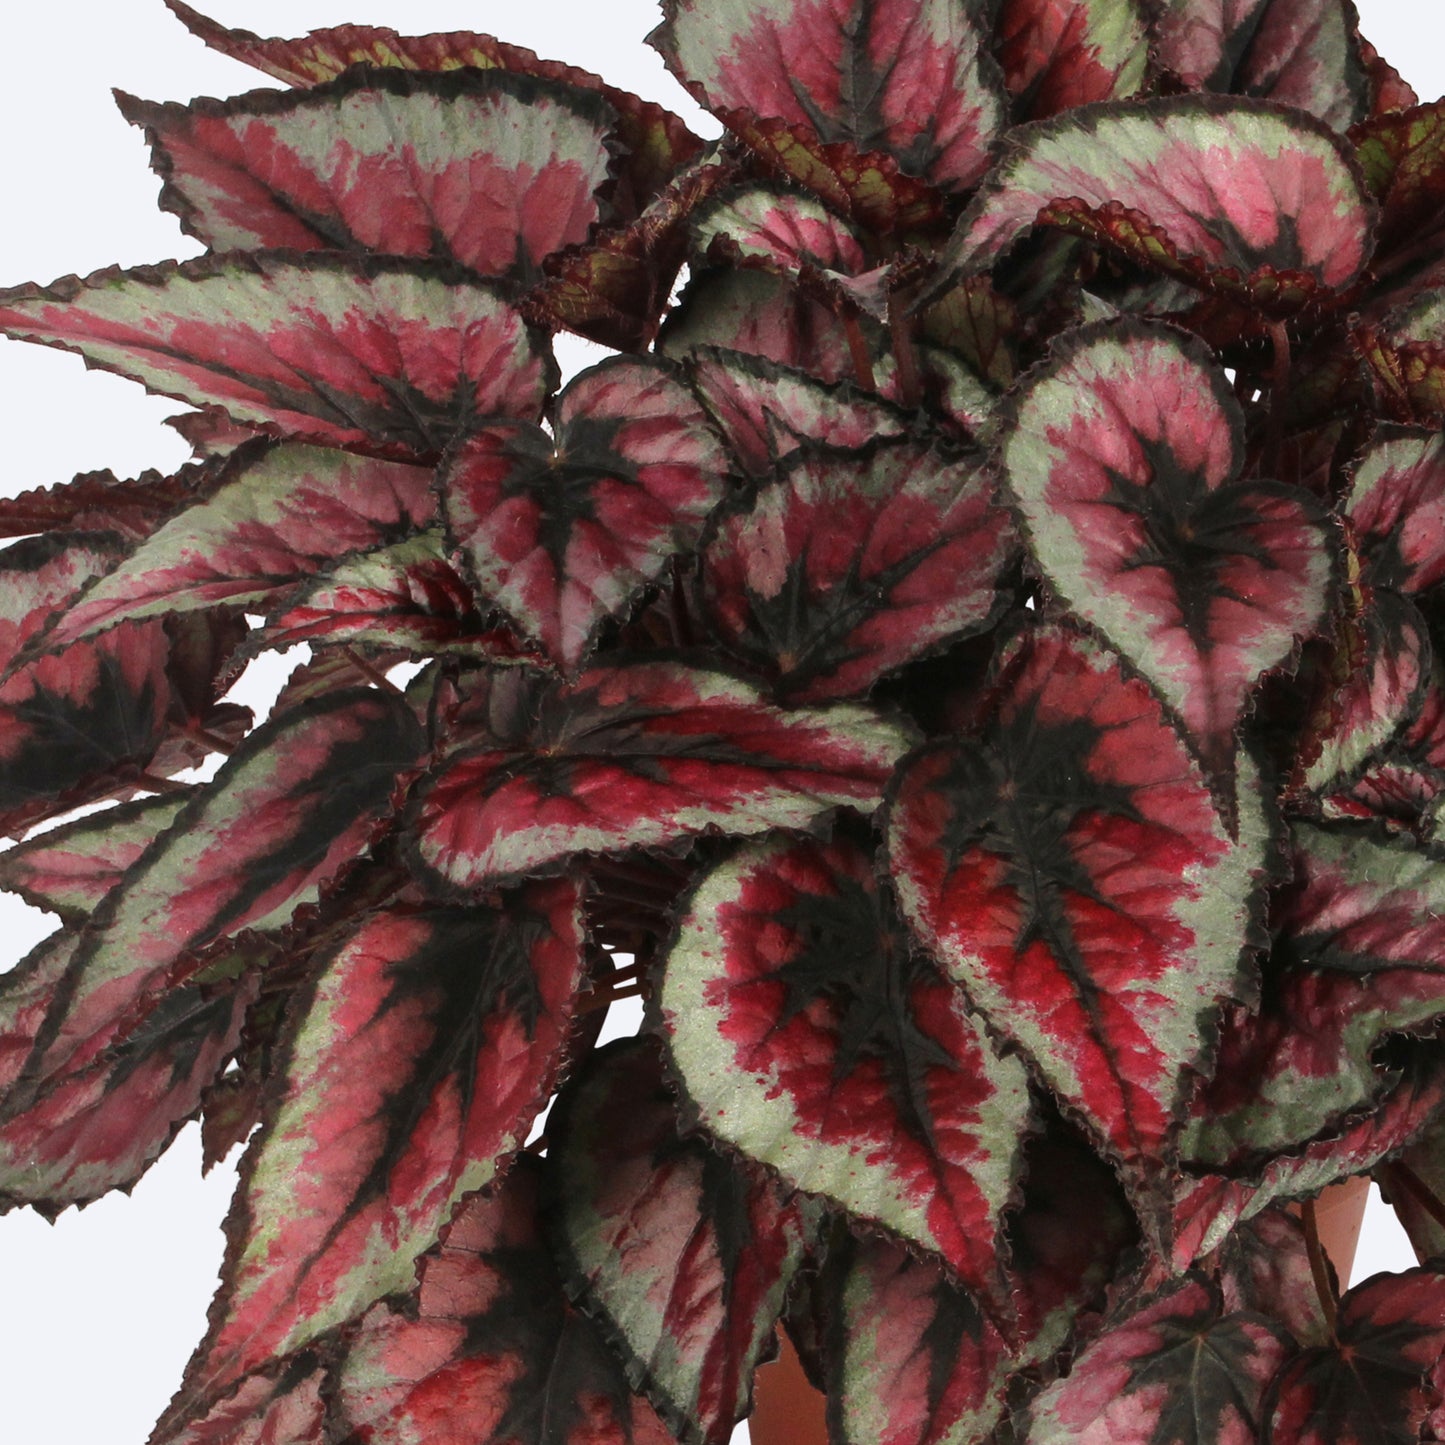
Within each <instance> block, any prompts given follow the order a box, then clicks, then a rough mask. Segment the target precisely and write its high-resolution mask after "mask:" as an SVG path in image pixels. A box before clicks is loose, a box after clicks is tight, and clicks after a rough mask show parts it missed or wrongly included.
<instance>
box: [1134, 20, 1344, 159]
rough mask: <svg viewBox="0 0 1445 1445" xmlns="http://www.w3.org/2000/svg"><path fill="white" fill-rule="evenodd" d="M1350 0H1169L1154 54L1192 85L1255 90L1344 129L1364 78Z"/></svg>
mask: <svg viewBox="0 0 1445 1445" xmlns="http://www.w3.org/2000/svg"><path fill="white" fill-rule="evenodd" d="M1358 24H1359V21H1358V18H1357V16H1356V14H1355V7H1354V5H1353V4H1351V3H1350V0H1242V3H1241V0H1203V3H1202V4H1201V3H1200V0H1168V3H1166V5H1165V6H1164V9H1163V12H1162V13H1161V14H1160V16H1159V19H1158V20H1157V21H1156V22H1155V29H1154V45H1155V54H1156V57H1157V59H1158V61H1159V63H1160V64H1161V65H1164V66H1167V67H1168V68H1169V69H1170V70H1172V71H1173V72H1174V73H1175V74H1176V75H1177V76H1178V77H1179V78H1180V79H1181V80H1182V81H1183V82H1184V83H1185V85H1187V86H1189V87H1190V88H1191V89H1193V90H1213V91H1220V92H1222V93H1225V94H1231V93H1232V94H1235V95H1256V96H1263V97H1266V98H1267V99H1269V100H1276V101H1280V102H1282V103H1283V104H1285V105H1292V106H1297V107H1298V108H1299V109H1300V110H1307V111H1309V112H1310V114H1311V115H1315V116H1318V117H1319V119H1320V120H1322V121H1324V122H1325V123H1326V124H1327V125H1331V126H1333V127H1334V128H1335V129H1336V130H1344V129H1345V128H1346V127H1348V126H1351V125H1353V124H1354V123H1355V122H1356V121H1357V120H1360V119H1362V118H1363V116H1364V114H1365V107H1366V102H1367V99H1368V83H1367V79H1366V73H1365V62H1364V56H1363V53H1362V51H1361V48H1360V37H1359V31H1358V29H1357V26H1358Z"/></svg>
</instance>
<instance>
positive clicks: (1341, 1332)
mask: <svg viewBox="0 0 1445 1445" xmlns="http://www.w3.org/2000/svg"><path fill="white" fill-rule="evenodd" d="M1442 1350H1445V1278H1442V1277H1441V1276H1440V1274H1439V1273H1438V1272H1437V1271H1436V1270H1433V1269H1412V1270H1408V1271H1406V1272H1405V1273H1404V1274H1377V1275H1374V1276H1372V1277H1371V1278H1370V1279H1367V1280H1366V1281H1365V1282H1364V1283H1363V1284H1360V1285H1356V1286H1355V1288H1354V1289H1352V1290H1351V1291H1350V1292H1349V1293H1348V1294H1347V1295H1346V1296H1345V1297H1344V1298H1343V1299H1342V1300H1341V1301H1340V1307H1339V1317H1338V1319H1337V1320H1336V1322H1335V1341H1334V1343H1332V1344H1330V1345H1325V1346H1319V1347H1317V1348H1315V1349H1312V1350H1306V1351H1305V1352H1304V1353H1303V1354H1301V1355H1299V1356H1297V1357H1296V1358H1295V1359H1293V1360H1291V1361H1290V1362H1289V1364H1288V1365H1286V1366H1285V1368H1284V1369H1283V1370H1282V1371H1281V1372H1280V1375H1279V1378H1278V1379H1277V1380H1276V1381H1275V1382H1274V1386H1273V1388H1272V1389H1271V1391H1270V1405H1271V1411H1270V1416H1269V1420H1268V1430H1267V1433H1266V1435H1265V1437H1264V1438H1265V1440H1266V1441H1267V1442H1268V1445H1413V1442H1415V1441H1417V1440H1419V1439H1420V1430H1421V1426H1422V1425H1423V1424H1424V1423H1425V1417H1426V1415H1427V1414H1428V1413H1429V1411H1430V1408H1431V1406H1432V1405H1434V1404H1435V1403H1437V1396H1436V1393H1435V1391H1434V1389H1433V1388H1432V1386H1431V1383H1430V1379H1429V1376H1430V1374H1431V1372H1432V1371H1433V1370H1434V1369H1435V1367H1436V1364H1437V1362H1438V1361H1439V1359H1440V1355H1441V1351H1442Z"/></svg>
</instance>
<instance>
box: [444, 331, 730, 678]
mask: <svg viewBox="0 0 1445 1445" xmlns="http://www.w3.org/2000/svg"><path fill="white" fill-rule="evenodd" d="M551 423H552V424H551V429H550V430H546V429H544V428H542V427H540V426H536V425H532V424H529V423H523V422H517V423H514V424H512V425H510V426H491V427H488V428H486V429H485V430H482V431H478V432H476V433H474V434H473V435H471V436H469V437H467V438H466V439H465V440H464V441H463V442H462V443H461V445H460V447H459V448H458V449H457V451H456V452H455V453H454V454H453V456H452V457H451V459H450V461H449V462H448V464H447V465H446V466H445V467H444V468H443V470H442V473H441V479H440V483H439V486H440V491H441V495H442V508H443V511H444V513H445V517H446V523H447V531H448V535H449V537H450V539H451V542H452V544H453V545H454V546H455V547H456V549H457V550H458V551H459V552H460V554H461V555H462V557H463V558H464V560H465V562H466V565H467V567H468V568H469V569H470V571H471V573H472V575H473V576H474V577H475V578H476V582H477V586H478V589H479V591H480V593H481V595H482V596H483V597H484V598H485V599H486V600H487V601H489V602H490V603H493V604H495V605H496V606H498V607H500V608H502V609H503V610H504V611H505V612H506V613H507V615H508V616H509V617H511V618H512V619H513V620H514V621H515V622H516V623H517V624H518V626H519V628H520V629H521V631H522V633H523V634H524V635H525V636H527V637H529V638H532V639H535V640H536V641H537V642H539V643H540V644H541V646H542V647H543V649H544V650H545V651H546V653H547V656H548V657H550V658H551V659H552V660H553V661H554V662H556V663H557V664H558V665H559V666H560V667H562V668H563V669H565V670H566V671H567V672H575V671H576V669H577V667H578V665H579V664H580V663H581V661H582V659H583V658H584V657H585V656H586V654H587V653H588V652H589V651H590V650H591V648H592V646H593V644H594V642H595V640H596V637H597V634H598V631H599V629H600V628H601V627H602V626H603V624H605V623H606V622H607V621H608V620H609V619H611V618H613V617H616V616H618V615H619V614H620V613H623V612H625V611H626V610H627V608H628V607H629V605H630V604H631V603H632V601H633V600H634V599H635V598H636V596H637V594H638V593H639V592H640V591H641V590H642V589H643V588H644V587H646V586H648V585H649V584H650V583H653V582H656V581H657V580H658V578H659V577H660V576H661V575H662V573H663V571H664V570H665V569H666V567H667V565H668V563H669V561H670V560H671V559H672V558H673V557H675V556H677V555H678V554H679V553H683V552H687V551H690V550H691V549H692V548H693V547H694V546H695V545H696V543H697V540H698V538H699V537H700V536H701V534H702V529H703V526H704V524H705V523H706V521H707V519H708V516H709V515H710V514H711V512H712V510H713V508H714V507H715V506H716V505H717V503H718V502H719V501H720V500H721V499H722V496H723V493H724V491H725V488H726V482H727V476H728V472H729V470H730V464H729V461H728V457H727V453H726V452H725V450H724V449H723V445H722V443H721V441H719V440H718V438H717V437H716V436H714V434H713V432H712V429H711V427H710V426H709V425H708V423H707V418H706V414H705V413H704V412H703V410H702V407H701V405H700V404H699V403H698V401H697V399H696V398H695V397H694V396H693V394H692V393H691V392H690V391H689V390H688V389H687V387H686V386H684V385H683V383H682V382H681V381H679V380H677V379H676V378H675V377H674V376H673V375H672V374H671V372H670V371H669V369H668V368H667V367H666V366H665V365H664V364H663V363H662V362H660V361H657V360H653V359H646V360H644V359H633V358H631V357H626V358H614V359H611V360H608V361H604V362H603V363H602V364H601V365H600V366H595V367H591V368H589V369H588V370H587V371H584V372H582V373H581V374H580V375H579V376H577V377H575V378H574V379H573V380H572V381H571V382H570V383H569V384H568V386H567V388H566V390H565V391H564V392H563V393H562V395H561V396H560V397H559V398H558V400H557V404H556V407H555V411H554V414H553V416H552V419H551Z"/></svg>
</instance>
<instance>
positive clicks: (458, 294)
mask: <svg viewBox="0 0 1445 1445" xmlns="http://www.w3.org/2000/svg"><path fill="white" fill-rule="evenodd" d="M0 333H3V334H4V335H6V336H13V337H18V338H20V339H21V340H25V341H38V342H42V343H44V344H46V345H50V346H60V347H64V348H66V349H67V350H70V351H79V352H80V353H81V354H82V355H83V356H84V357H85V358H86V360H87V361H88V362H89V363H90V364H91V365H92V366H97V367H100V368H101V369H103V370H106V371H115V372H118V373H119V374H120V375H122V376H127V377H129V378H130V379H131V380H133V381H139V382H142V383H144V385H145V386H146V387H147V389H149V390H151V391H157V392H161V393H163V394H165V395H167V396H173V397H178V398H179V399H180V400H182V401H188V402H190V403H191V404H192V405H194V406H219V407H222V408H223V409H224V410H225V411H226V412H227V414H228V415H230V416H231V417H232V418H234V419H235V420H236V421H240V422H246V423H250V424H253V425H256V426H259V427H261V428H263V429H264V430H266V431H268V432H272V433H275V434H276V435H279V436H285V437H289V438H292V439H294V440H299V441H310V442H316V443H319V444H320V445H322V446H341V447H350V448H354V449H356V450H360V451H370V452H379V453H382V454H384V455H393V456H399V457H403V458H405V457H410V456H426V457H434V456H435V455H436V454H437V453H438V452H440V451H441V450H442V448H443V447H444V446H445V445H446V443H447V442H448V441H449V440H450V439H451V438H452V436H453V435H454V434H455V433H456V432H457V431H459V430H460V429H461V428H462V425H463V423H464V422H465V421H467V420H469V419H470V418H473V417H477V416H489V415H501V416H509V417H525V418H528V419H531V418H535V417H537V416H539V415H540V414H541V409H542V403H543V401H544V400H545V399H546V397H547V395H548V393H549V392H550V391H551V390H552V388H553V385H554V383H555V380H556V375H557V370H556V362H555V361H554V360H553V358H552V354H551V349H550V347H549V345H548V343H547V340H546V338H545V337H544V336H542V335H541V334H540V333H539V332H536V331H534V330H533V329H532V328H531V327H529V326H528V325H527V324H526V323H525V322H524V321H523V320H522V318H521V316H520V315H519V314H518V312H517V311H516V309H515V308H514V307H513V306H512V304H511V303H510V302H509V301H508V300H507V299H506V298H505V296H504V294H503V292H502V290H501V288H500V284H499V283H497V282H493V281H485V280H471V279H466V278H465V277H464V276H463V275H462V273H459V272H457V273H454V272H453V271H452V270H451V269H450V268H447V267H444V266H442V265H440V264H439V263H436V262H430V261H411V260H397V259H395V258H387V257H366V256H347V255H333V254H325V253H313V254H309V255H301V256H294V255H291V254H290V253H287V252H265V251H263V252H255V253H239V254H229V255H222V256H199V257H197V258H196V259H195V260H193V261H181V262H166V263H164V264H162V265H159V266H143V267H139V268H137V269H135V270H132V271H121V270H118V269H111V270H108V271H98V272H96V273H95V274H94V275H93V276H90V277H88V278H86V279H85V280H80V279H78V278H76V277H66V278H64V279H62V280H60V281H57V282H56V283H55V285H54V286H52V287H48V288H46V287H40V286H33V285H31V286H19V287H13V288H10V289H8V290H3V291H0Z"/></svg>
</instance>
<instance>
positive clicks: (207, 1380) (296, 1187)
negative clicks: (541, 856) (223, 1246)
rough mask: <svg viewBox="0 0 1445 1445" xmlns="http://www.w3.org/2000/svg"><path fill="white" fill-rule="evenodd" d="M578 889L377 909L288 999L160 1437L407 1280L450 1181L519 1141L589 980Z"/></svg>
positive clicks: (488, 1169)
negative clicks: (206, 1320)
mask: <svg viewBox="0 0 1445 1445" xmlns="http://www.w3.org/2000/svg"><path fill="white" fill-rule="evenodd" d="M582 958H583V950H582V919H581V890H580V888H579V887H578V885H577V884H576V883H574V882H572V881H569V880H566V879H558V880H555V881H552V882H548V883H541V884H536V885H533V886H531V887H529V888H526V889H523V890H520V891H518V892H517V893H515V894H513V895H511V896H509V897H508V898H507V899H506V900H505V902H504V903H503V904H502V905H501V906H498V907H472V908H430V909H407V908H401V907H398V908H393V909H384V910H381V911H378V912H375V913H372V914H371V915H369V916H368V917H366V918H365V919H364V920H363V921H362V922H361V923H360V925H359V926H358V927H357V928H356V930H355V931H354V932H353V933H352V934H351V935H350V937H349V938H347V939H346V940H345V941H344V942H343V943H342V944H341V946H340V947H339V948H338V949H336V951H335V952H334V953H332V954H331V955H330V956H329V957H328V958H326V959H325V960H324V962H323V963H322V965H321V967H320V969H319V972H318V974H317V976H316V979H315V982H314V983H313V984H311V985H310V986H309V987H308V988H307V989H306V990H305V991H304V993H303V995H302V997H301V999H300V1000H299V1001H298V1003H297V1004H296V1005H295V1006H294V1007H293V1014H292V1016H293V1018H294V1019H295V1024H294V1027H293V1028H292V1030H291V1031H290V1034H289V1037H288V1038H287V1040H286V1042H285V1045H284V1048H283V1051H282V1057H281V1059H280V1061H279V1064H278V1077H279V1079H280V1081H281V1082H280V1088H279V1091H278V1094H277V1096H276V1097H275V1099H274V1100H273V1102H272V1104H271V1106H270V1107H269V1108H268V1110H267V1117H266V1122H265V1124H264V1126H263V1128H262V1131H261V1133H260V1134H259V1135H258V1136H257V1138H256V1140H255V1141H254V1142H253V1143H252V1145H251V1147H250V1150H249V1151H248V1153H247V1156H246V1159H245V1162H244V1163H243V1166H242V1178H243V1183H242V1186H241V1189H240V1191H239V1193H238V1195H237V1198H236V1203H235V1204H234V1205H233V1206H232V1216H231V1219H230V1222H229V1223H228V1225H227V1234H228V1237H229V1239H230V1241H231V1243H230V1247H229V1248H228V1250H227V1254H226V1262H225V1264H224V1266H223V1267H222V1273H221V1290H220V1293H219V1294H218V1296H217V1301H216V1304H215V1305H214V1306H213V1307H212V1310H211V1330H210V1333H209V1334H208V1336H207V1338H206V1340H205V1342H204V1343H203V1344H202V1346H201V1348H200V1349H199V1350H198V1351H197V1353H196V1355H195V1357H194V1358H193V1359H192V1361H191V1364H190V1367H189V1369H188V1371H187V1374H186V1380H185V1383H184V1384H183V1385H182V1387H181V1391H180V1393H179V1394H178V1395H177V1396H176V1398H175V1400H174V1401H173V1402H172V1404H171V1407H170V1410H169V1412H168V1414H167V1416H166V1418H165V1420H163V1421H162V1424H161V1426H160V1427H159V1429H158V1432H157V1436H156V1439H157V1440H158V1441H160V1440H166V1439H169V1438H170V1437H171V1435H172V1434H173V1433H174V1432H175V1431H176V1430H178V1429H179V1428H180V1427H181V1426H182V1425H183V1424H184V1423H185V1422H186V1421H187V1420H189V1419H190V1418H192V1417H193V1416H194V1415H196V1414H197V1413H198V1412H201V1411H203V1410H205V1409H207V1408H209V1407H210V1405H211V1404H212V1403H213V1402H214V1401H215V1400H216V1399H217V1398H219V1397H220V1396H221V1395H222V1394H223V1393H224V1392H225V1391H226V1390H227V1389H228V1388H229V1387H231V1386H233V1385H234V1384H235V1383H236V1382H237V1381H238V1380H240V1379H242V1378H243V1377H244V1376H246V1375H249V1374H250V1373H252V1372H253V1371H255V1370H257V1369H259V1368H261V1367H262V1366H263V1365H264V1364H265V1363H266V1362H267V1361H268V1360H270V1359H272V1358H279V1357H280V1356H282V1355H285V1354H287V1353H290V1352H291V1351H293V1350H296V1349H299V1348H300V1347H302V1346H304V1345H306V1344H307V1343H308V1342H310V1341H312V1340H315V1339H316V1338H318V1337H319V1336H321V1335H323V1334H325V1333H326V1332H327V1331H329V1330H331V1329H333V1328H335V1327H336V1326H338V1325H341V1324H344V1323H346V1322H347V1321H349V1320H353V1319H356V1318H357V1317H358V1316H359V1315H361V1314H362V1313H363V1312H364V1311H365V1310H366V1309H367V1308H368V1307H369V1306H371V1305H372V1304H374V1303H375V1302H376V1301H377V1300H378V1299H380V1298H382V1297H383V1296H384V1295H388V1294H392V1293H400V1292H406V1291H407V1290H409V1288H410V1287H411V1284H412V1280H413V1277H414V1268H415V1262H416V1259H417V1257H418V1255H420V1254H422V1253H423V1252H424V1251H425V1250H427V1249H429V1248H431V1246H432V1245H433V1244H434V1243H435V1242H436V1240H437V1237H438V1234H439V1232H440V1231H441V1229H442V1227H443V1226H444V1225H445V1224H446V1222H447V1219H448V1217H449V1216H450V1214H451V1211H452V1208H453V1206H454V1205H455V1204H456V1203H457V1201H458V1200H459V1199H460V1198H461V1197H462V1195H463V1194H465V1193H467V1192H469V1191H471V1190H474V1189H478V1188H480V1187H481V1186H482V1185H484V1184H486V1183H487V1182H488V1181H489V1180H491V1179H492V1178H493V1177H494V1175H495V1173H496V1172H497V1169H498V1167H499V1164H500V1161H501V1159H502V1157H503V1156H505V1155H506V1154H507V1153H508V1152H509V1151H511V1150H514V1149H515V1148H516V1147H517V1146H518V1145H520V1144H521V1142H522V1141H523V1139H525V1137H526V1134H527V1130H528V1128H529V1127H530V1125H531V1123H532V1120H533V1118H534V1117H535V1115H536V1113H537V1111H538V1110H539V1109H540V1108H541V1107H542V1105H543V1104H544V1103H545V1102H546V1100H547V1098H548V1096H549V1095H550V1093H551V1091H552V1088H553V1086H554V1085H555V1082H556V1079H557V1074H558V1071H559V1067H560V1063H561V1052H562V1046H563V1044H564V1042H565V1040H566V1036H567V1030H568V1026H569V1024H570V1021H571V1017H572V1012H573V1007H574V1003H575V1000H576V997H577V994H578V992H579V990H580V989H581V986H582V977H583V962H582Z"/></svg>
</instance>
